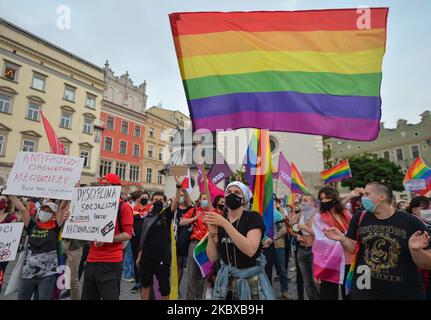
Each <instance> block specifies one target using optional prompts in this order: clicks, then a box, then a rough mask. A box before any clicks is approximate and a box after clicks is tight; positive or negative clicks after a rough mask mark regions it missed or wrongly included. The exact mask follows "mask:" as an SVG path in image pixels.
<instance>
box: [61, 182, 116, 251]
mask: <svg viewBox="0 0 431 320" xmlns="http://www.w3.org/2000/svg"><path fill="white" fill-rule="evenodd" d="M120 195H121V186H107V187H84V188H76V189H75V192H74V194H73V197H72V202H71V204H70V208H71V211H70V218H69V219H68V220H67V221H66V222H65V224H64V228H63V238H68V239H80V240H88V241H94V240H97V241H100V242H110V243H111V242H112V241H113V240H114V228H115V222H116V219H117V211H118V205H119V201H120Z"/></svg>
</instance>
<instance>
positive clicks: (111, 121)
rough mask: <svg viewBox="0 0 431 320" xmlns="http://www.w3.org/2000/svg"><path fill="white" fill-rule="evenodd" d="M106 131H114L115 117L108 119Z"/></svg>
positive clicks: (108, 117)
mask: <svg viewBox="0 0 431 320" xmlns="http://www.w3.org/2000/svg"><path fill="white" fill-rule="evenodd" d="M106 129H109V130H114V117H110V116H107V117H106Z"/></svg>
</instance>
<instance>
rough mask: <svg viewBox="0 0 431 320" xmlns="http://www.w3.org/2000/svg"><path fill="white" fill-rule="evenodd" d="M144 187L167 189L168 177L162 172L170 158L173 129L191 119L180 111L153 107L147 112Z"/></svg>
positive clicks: (146, 188)
mask: <svg viewBox="0 0 431 320" xmlns="http://www.w3.org/2000/svg"><path fill="white" fill-rule="evenodd" d="M145 115H146V117H147V120H146V125H145V140H144V148H145V153H144V165H143V168H144V170H143V177H142V180H143V182H144V184H143V188H144V190H147V191H165V184H166V177H165V176H164V175H163V174H162V170H163V169H164V165H165V162H166V161H167V160H168V154H169V152H168V144H169V142H170V139H169V138H170V137H172V136H173V130H175V129H183V128H184V127H185V126H187V125H189V123H190V119H189V118H188V117H187V116H186V115H185V114H183V113H181V112H179V111H172V110H167V109H163V108H161V107H151V108H149V109H148V110H147V111H146V113H145Z"/></svg>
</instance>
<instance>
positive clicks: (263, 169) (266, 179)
mask: <svg viewBox="0 0 431 320" xmlns="http://www.w3.org/2000/svg"><path fill="white" fill-rule="evenodd" d="M258 137H259V140H258V153H257V157H258V159H261V161H260V164H259V165H258V167H257V172H256V177H255V182H254V192H253V206H252V210H253V211H256V212H258V213H259V214H260V215H261V216H262V219H263V222H264V224H265V234H266V235H267V236H268V237H270V238H272V239H273V238H274V198H273V192H274V191H273V190H274V188H273V187H274V185H273V178H272V156H271V147H270V142H269V131H268V130H259V136H258Z"/></svg>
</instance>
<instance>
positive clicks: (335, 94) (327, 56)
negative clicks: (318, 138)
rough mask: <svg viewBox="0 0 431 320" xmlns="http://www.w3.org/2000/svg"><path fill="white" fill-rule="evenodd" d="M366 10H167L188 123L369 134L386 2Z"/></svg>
mask: <svg viewBox="0 0 431 320" xmlns="http://www.w3.org/2000/svg"><path fill="white" fill-rule="evenodd" d="M369 10H370V12H369V25H367V24H366V22H367V21H366V20H364V18H366V15H367V13H363V12H360V10H359V12H358V10H357V9H336V10H311V11H272V12H268V11H257V12H185V13H172V14H170V15H169V19H170V24H171V29H172V34H173V38H174V44H175V49H176V54H177V58H178V63H179V67H180V72H181V76H182V80H183V84H184V88H185V93H186V97H187V101H188V106H189V111H190V115H191V117H192V121H193V127H194V128H195V129H200V128H206V129H209V130H211V131H216V130H217V129H224V128H230V129H236V128H261V129H269V130H274V131H288V132H298V133H307V134H316V135H327V136H332V137H339V138H343V139H350V140H374V139H375V138H376V137H377V135H378V133H379V128H380V125H379V123H380V117H381V110H380V108H381V98H380V85H381V80H382V61H383V56H384V53H385V45H386V24H387V15H388V8H371V9H369ZM364 22H365V23H364ZM364 128H366V130H364Z"/></svg>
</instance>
